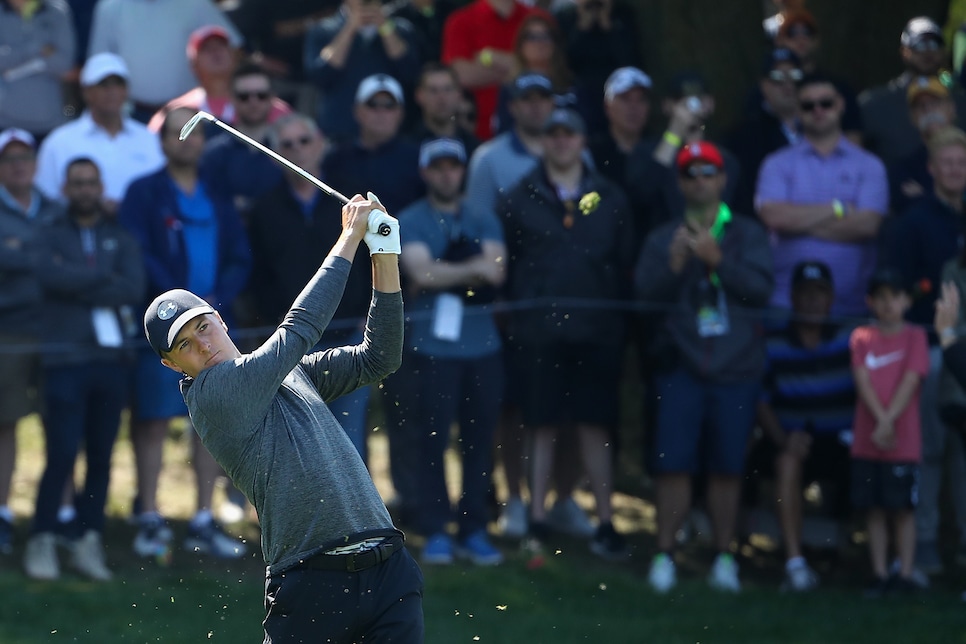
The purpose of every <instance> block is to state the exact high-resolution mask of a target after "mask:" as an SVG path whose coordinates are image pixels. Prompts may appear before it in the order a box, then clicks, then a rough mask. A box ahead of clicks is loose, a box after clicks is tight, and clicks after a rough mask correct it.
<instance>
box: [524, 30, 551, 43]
mask: <svg viewBox="0 0 966 644" xmlns="http://www.w3.org/2000/svg"><path fill="white" fill-rule="evenodd" d="M523 39H524V40H527V41H530V42H550V40H552V39H551V38H550V34H549V33H547V32H546V31H531V32H528V33H525V34H523Z"/></svg>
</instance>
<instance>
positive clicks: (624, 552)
mask: <svg viewBox="0 0 966 644" xmlns="http://www.w3.org/2000/svg"><path fill="white" fill-rule="evenodd" d="M590 551H591V552H592V553H594V554H595V555H597V556H598V557H600V558H601V559H606V560H607V561H621V560H623V559H627V557H629V556H630V554H631V552H630V549H629V548H628V547H627V542H626V541H624V537H623V536H621V534H620V533H619V532H617V530H615V529H614V524H613V523H611V522H610V521H608V522H607V523H601V524H600V526H599V527H598V528H597V529H596V530H595V531H594V538H593V539H591V541H590Z"/></svg>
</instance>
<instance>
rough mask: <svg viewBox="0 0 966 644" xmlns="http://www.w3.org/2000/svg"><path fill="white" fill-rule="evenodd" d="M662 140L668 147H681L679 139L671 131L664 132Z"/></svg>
mask: <svg viewBox="0 0 966 644" xmlns="http://www.w3.org/2000/svg"><path fill="white" fill-rule="evenodd" d="M662 138H663V139H664V142H665V143H667V144H668V145H672V146H674V147H676V148H679V147H681V143H682V141H681V137H679V136H678V135H677V134H675V133H674V132H672V131H671V130H666V131H665V132H664V136H663V137H662Z"/></svg>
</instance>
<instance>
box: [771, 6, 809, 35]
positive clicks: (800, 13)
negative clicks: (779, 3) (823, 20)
mask: <svg viewBox="0 0 966 644" xmlns="http://www.w3.org/2000/svg"><path fill="white" fill-rule="evenodd" d="M798 25H803V26H804V27H805V28H807V29H808V31H809V33H810V34H811V35H813V36H814V35H816V34H818V21H816V20H815V16H813V15H812V14H811V12H809V11H806V10H805V9H799V10H797V11H790V12H788V13H787V14H785V15H784V16H783V17H782V23H781V26H780V27H778V35H779V36H782V37H787V36H788V33H789V32H790V31H791V30H792V27H796V26H798Z"/></svg>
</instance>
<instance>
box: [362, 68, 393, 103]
mask: <svg viewBox="0 0 966 644" xmlns="http://www.w3.org/2000/svg"><path fill="white" fill-rule="evenodd" d="M379 92H386V93H388V94H389V95H390V96H392V97H393V98H394V99H396V102H397V103H402V102H403V91H402V86H401V85H400V84H399V81H397V80H396V79H395V78H393V77H392V76H390V75H388V74H373V75H372V76H366V77H365V78H363V79H362V82H361V83H359V88H358V89H357V90H356V103H365V102H366V101H368V100H369V99H370V98H372V97H373V96H375V95H376V94H378V93H379Z"/></svg>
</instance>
